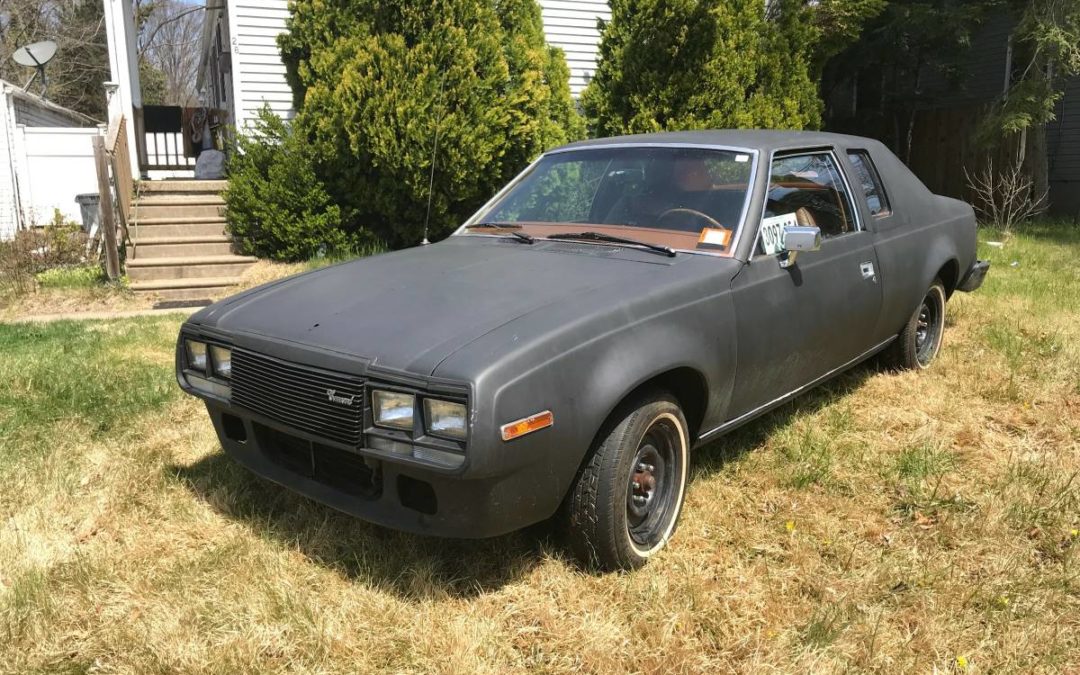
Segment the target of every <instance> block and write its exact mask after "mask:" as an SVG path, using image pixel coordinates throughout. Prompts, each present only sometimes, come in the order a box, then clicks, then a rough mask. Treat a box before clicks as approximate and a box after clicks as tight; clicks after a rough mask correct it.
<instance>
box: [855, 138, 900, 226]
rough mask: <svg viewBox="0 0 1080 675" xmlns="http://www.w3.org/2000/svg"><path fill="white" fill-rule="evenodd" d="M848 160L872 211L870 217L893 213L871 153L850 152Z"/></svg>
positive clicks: (863, 151) (864, 151) (862, 151)
mask: <svg viewBox="0 0 1080 675" xmlns="http://www.w3.org/2000/svg"><path fill="white" fill-rule="evenodd" d="M848 160H849V161H850V162H851V166H852V168H854V169H855V175H854V177H853V178H854V179H855V182H857V183H858V185H859V187H860V189H861V190H862V193H863V196H864V197H865V198H866V205H867V207H869V209H870V215H871V216H874V217H875V218H880V217H884V216H887V215H889V214H891V213H892V208H891V207H890V206H889V198H888V196H887V195H886V194H885V186H884V185H882V183H881V176H880V175H879V174H878V171H877V167H876V166H874V160H872V159H870V153H868V152H867V151H866V150H849V151H848Z"/></svg>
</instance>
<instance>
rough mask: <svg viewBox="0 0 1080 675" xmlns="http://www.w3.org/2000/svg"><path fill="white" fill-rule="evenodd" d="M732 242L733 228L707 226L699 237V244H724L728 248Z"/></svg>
mask: <svg viewBox="0 0 1080 675" xmlns="http://www.w3.org/2000/svg"><path fill="white" fill-rule="evenodd" d="M730 243H731V230H722V229H719V228H716V227H706V228H705V229H703V230H702V231H701V236H700V237H698V246H722V247H724V248H727V246H728V244H730Z"/></svg>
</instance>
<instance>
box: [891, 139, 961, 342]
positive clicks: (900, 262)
mask: <svg viewBox="0 0 1080 675" xmlns="http://www.w3.org/2000/svg"><path fill="white" fill-rule="evenodd" d="M871 155H872V157H873V159H874V163H875V164H876V165H877V167H878V171H879V173H880V174H881V177H882V182H884V184H885V190H886V192H887V194H888V196H889V201H890V203H891V206H892V209H893V213H892V215H891V216H889V217H886V218H879V219H876V220H874V221H873V223H872V228H873V230H874V237H875V240H874V244H875V248H876V250H877V256H878V266H879V273H880V275H881V280H882V284H883V288H884V294H883V298H882V310H881V314H880V319H879V323H878V326H877V329H876V331H875V332H876V335H875V338H876V339H877V340H884V339H887V338H888V337H890V336H892V335H895V334H897V333H898V332H899V331H900V330H901V328H903V325H904V323H905V322H906V321H907V320H908V319H909V318H910V317H911V314H912V312H914V311H915V308H916V307H917V306H918V304H919V302H921V300H922V298H923V295H924V294H925V293H926V289H927V288H929V287H930V284H931V283H932V282H933V280H934V278H935V277H937V276H938V275H939V274H940V273H941V271H942V270H943V269H945V268H948V267H949V266H952V268H953V269H954V270H955V272H954V278H951V279H943V281H944V282H945V283H946V286H947V288H946V291H947V292H949V293H951V292H952V290H953V288H955V285H956V284H957V283H958V282H959V281H960V278H961V277H962V276H963V274H964V272H965V271H966V270H967V269H968V268H969V267H970V266H971V264H972V263H973V262H974V260H975V228H976V225H975V214H974V211H973V210H972V208H971V206H970V205H968V204H966V203H964V202H962V201H959V200H956V199H950V198H948V197H941V196H939V195H935V194H933V193H932V192H930V190H929V189H927V188H926V186H925V185H923V184H922V182H921V181H920V180H919V179H918V178H917V177H916V176H915V175H914V174H912V173H911V171H910V170H909V169H908V168H907V167H906V166H904V164H903V163H902V162H901V161H900V160H899V159H898V158H897V157H896V156H895V155H893V154H892V153H891V152H890V151H889V150H888V149H886V148H885V147H884V146H882V145H881V144H878V143H875V144H873V146H872V147H871Z"/></svg>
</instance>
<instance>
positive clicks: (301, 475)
mask: <svg viewBox="0 0 1080 675" xmlns="http://www.w3.org/2000/svg"><path fill="white" fill-rule="evenodd" d="M204 400H205V399H204ZM205 403H206V409H207V412H208V413H209V414H210V419H211V420H212V421H213V424H214V429H215V430H216V431H217V435H218V438H219V440H220V441H221V446H222V447H223V448H224V449H225V451H226V452H227V453H228V454H229V455H231V456H232V457H233V458H234V459H235V460H236V461H238V462H239V463H240V464H242V465H244V466H245V467H247V468H248V469H249V470H251V471H252V472H254V473H256V474H258V475H260V476H262V477H264V478H267V479H269V480H271V481H274V482H275V483H278V484H280V485H283V486H285V487H287V488H289V489H291V490H294V491H295V492H298V493H300V494H302V495H305V496H307V497H310V498H311V499H314V500H316V501H319V502H322V503H323V504H326V505H327V506H330V507H333V508H335V509H337V510H339V511H343V512H345V513H348V514H350V515H353V516H355V517H357V518H361V519H363V520H367V521H370V522H373V523H376V524H378V525H383V526H385V527H390V528H393V529H397V530H404V531H406V532H413V533H416V534H426V535H435V536H442V537H455V538H463V539H479V538H484V537H494V536H498V535H501V534H505V533H507V532H512V531H514V530H518V529H521V528H522V527H526V526H528V525H531V524H533V523H536V522H539V521H541V520H544V519H546V518H548V517H550V516H551V514H552V513H553V512H554V508H555V507H556V506H557V505H558V500H555V501H552V499H551V495H550V494H548V492H547V490H541V489H539V488H540V486H538V481H537V480H536V479H535V477H534V476H533V475H532V473H531V472H530V471H528V470H524V469H523V470H519V471H516V472H513V473H510V474H508V475H502V476H494V477H492V476H487V477H483V478H475V479H470V478H469V477H468V476H465V475H448V474H446V473H445V472H439V471H437V470H428V469H425V468H424V467H420V466H412V465H405V464H400V463H397V462H392V461H385V460H383V459H380V458H378V457H377V456H376V455H375V454H373V453H369V452H365V451H364V450H363V449H360V450H351V449H345V448H342V447H333V446H331V445H328V444H326V443H325V442H320V441H319V440H318V439H315V438H314V437H307V436H305V435H303V434H302V433H300V432H296V431H294V430H289V429H288V428H286V427H281V426H277V425H276V424H274V423H273V422H271V421H269V420H265V419H262V418H259V417H257V416H253V415H250V414H249V413H247V412H246V411H244V410H241V409H238V408H235V407H232V406H229V405H227V404H224V403H220V402H217V401H211V400H205Z"/></svg>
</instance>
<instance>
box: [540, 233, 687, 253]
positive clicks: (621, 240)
mask: <svg viewBox="0 0 1080 675" xmlns="http://www.w3.org/2000/svg"><path fill="white" fill-rule="evenodd" d="M548 239H568V240H570V239H573V240H579V241H607V242H611V243H612V244H628V245H630V246H642V247H644V248H647V249H649V250H650V251H656V252H657V253H663V254H664V255H666V256H667V257H669V258H674V257H675V249H673V248H670V247H667V246H661V245H659V244H650V243H648V242H644V241H638V240H637V239H629V238H627V237H616V236H615V235H613V234H604V233H603V232H567V233H565V234H551V235H548Z"/></svg>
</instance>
